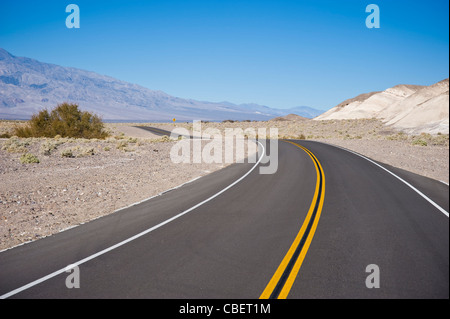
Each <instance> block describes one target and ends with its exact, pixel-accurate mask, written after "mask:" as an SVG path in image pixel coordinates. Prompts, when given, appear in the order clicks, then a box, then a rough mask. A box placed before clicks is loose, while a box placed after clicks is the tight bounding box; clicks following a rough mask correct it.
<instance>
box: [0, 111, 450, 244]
mask: <svg viewBox="0 0 450 319" xmlns="http://www.w3.org/2000/svg"><path fill="white" fill-rule="evenodd" d="M135 125H149V126H155V127H160V128H162V129H165V130H169V131H170V130H172V129H173V128H174V127H175V126H176V127H183V128H185V129H187V130H189V131H191V132H192V130H193V128H194V127H193V124H192V123H177V124H176V125H174V124H173V123H148V124H142V123H141V124H136V123H134V124H133V123H120V124H112V123H110V124H107V125H106V126H107V128H108V130H109V131H110V132H111V137H110V138H108V139H106V140H95V139H94V140H85V139H66V138H52V139H47V138H30V139H19V138H16V137H12V138H1V139H0V250H4V249H8V248H11V247H14V246H16V245H19V244H22V243H26V242H29V241H33V240H36V239H39V238H43V237H46V236H50V235H52V234H55V233H57V232H60V231H62V230H64V229H67V228H71V227H74V226H77V225H80V224H82V223H85V222H88V221H90V220H93V219H96V218H99V217H101V216H104V215H106V214H111V213H113V212H114V211H115V210H117V209H120V208H122V207H125V206H128V205H130V204H132V203H135V202H138V201H141V200H144V199H146V198H149V197H152V196H155V195H157V194H159V193H161V192H163V191H165V190H167V189H170V188H173V187H176V186H178V185H181V184H183V183H185V182H188V181H190V180H192V179H194V178H197V177H200V176H203V175H206V174H209V173H211V172H213V171H215V170H218V169H221V168H223V167H224V166H226V165H229V164H222V163H220V164H218V163H214V162H213V163H205V162H202V163H193V161H192V160H191V161H190V162H189V163H178V164H177V163H173V162H172V161H171V159H170V151H171V149H172V147H173V145H175V143H177V141H170V140H168V139H167V138H161V137H160V136H156V135H154V134H152V133H151V132H148V131H145V130H141V129H139V128H135V127H134V126H135ZM11 127H12V124H11V123H10V122H7V123H5V122H2V121H0V132H8V131H10V129H11ZM207 128H210V129H216V130H218V131H219V132H221V133H224V132H225V129H227V128H231V129H235V128H242V129H243V130H245V129H248V128H250V129H254V131H255V132H256V133H257V134H259V133H261V134H259V135H263V134H262V133H263V130H264V129H266V131H267V134H268V133H269V131H270V130H269V128H276V129H277V130H278V137H280V138H302V139H310V140H317V141H321V142H326V143H330V144H334V145H338V146H342V147H345V148H348V149H351V150H353V151H356V152H359V153H361V154H363V155H366V156H368V157H370V158H372V159H374V160H377V161H380V162H383V163H386V164H390V165H393V166H396V167H399V168H402V169H406V170H408V171H411V172H414V173H417V174H420V175H424V176H428V177H431V178H434V179H437V180H441V181H444V182H446V183H448V182H449V146H448V135H446V136H431V135H420V136H409V135H406V134H403V133H399V132H396V131H390V130H387V128H386V127H384V126H383V124H382V123H381V122H379V121H376V120H363V121H361V120H357V121H320V122H316V121H310V120H307V121H269V122H234V123H231V122H227V123H202V130H205V129H207ZM258 129H262V131H258ZM250 131H251V130H250ZM247 132H249V131H247ZM250 135H251V134H250ZM203 143H204V145H205V143H207V142H203ZM24 153H29V154H33V155H35V156H36V157H37V158H38V160H39V163H21V160H20V159H21V157H22V154H24ZM191 155H192V154H191Z"/></svg>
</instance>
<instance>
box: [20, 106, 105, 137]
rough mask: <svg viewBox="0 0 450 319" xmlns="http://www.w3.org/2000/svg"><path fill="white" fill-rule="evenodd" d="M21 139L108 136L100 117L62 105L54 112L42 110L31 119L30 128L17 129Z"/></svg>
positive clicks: (76, 107) (75, 107) (74, 107)
mask: <svg viewBox="0 0 450 319" xmlns="http://www.w3.org/2000/svg"><path fill="white" fill-rule="evenodd" d="M15 134H16V135H17V136H19V137H55V136H58V137H75V138H88V139H91V138H101V139H103V138H105V137H107V136H108V134H107V133H106V132H105V131H104V125H103V122H102V121H101V119H100V117H98V116H97V115H94V114H92V113H90V112H87V111H80V110H79V109H78V105H76V104H69V103H62V104H59V105H58V106H56V108H54V109H53V110H52V111H50V112H49V111H47V110H42V111H40V112H39V113H38V114H35V115H33V116H32V117H31V120H30V121H29V123H28V126H24V127H17V128H16V129H15Z"/></svg>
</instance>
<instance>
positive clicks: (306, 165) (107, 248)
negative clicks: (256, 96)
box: [0, 141, 449, 298]
mask: <svg viewBox="0 0 450 319" xmlns="http://www.w3.org/2000/svg"><path fill="white" fill-rule="evenodd" d="M260 155H262V154H260ZM259 165H261V164H259ZM257 166H258V165H255V164H252V163H245V164H234V165H231V166H228V167H226V168H224V169H222V170H220V171H217V172H214V173H211V174H209V175H207V176H205V177H202V178H200V179H198V180H195V181H193V182H192V183H189V184H186V185H184V186H182V187H180V188H177V189H174V190H172V191H170V192H167V193H165V194H163V195H161V196H158V197H155V198H152V199H150V200H148V201H145V202H143V203H140V204H137V205H135V206H131V207H129V208H126V209H123V210H120V211H117V212H115V213H114V214H111V215H108V216H105V217H102V218H99V219H97V220H94V221H92V222H89V223H87V224H84V225H81V226H79V227H76V228H72V229H70V230H67V231H64V232H61V233H59V234H57V235H54V236H51V237H47V238H44V239H41V240H38V241H36V242H33V243H29V244H26V245H22V246H19V247H16V248H13V249H10V250H7V251H4V252H1V253H0V295H2V296H3V297H10V298H260V297H261V298H448V297H449V219H448V216H446V215H445V214H444V213H442V211H441V210H439V209H438V208H437V207H436V206H434V205H432V204H431V203H430V201H428V200H426V199H425V198H424V197H423V196H421V195H419V194H418V192H417V191H419V192H421V193H422V194H423V195H425V196H426V197H427V198H429V199H430V200H431V201H432V202H433V203H435V204H436V205H437V206H439V207H441V208H442V209H443V210H444V211H447V212H448V208H449V200H448V197H449V189H448V186H447V185H444V184H443V183H440V182H438V181H435V180H431V179H428V178H425V177H422V176H419V175H415V174H412V173H409V172H406V171H402V170H399V169H396V168H392V167H388V166H386V165H383V167H385V168H387V169H388V170H390V171H391V172H392V173H394V174H396V175H397V176H398V177H400V178H402V179H403V180H404V181H405V182H407V183H410V185H413V186H414V187H415V188H416V190H417V191H416V190H414V189H412V188H411V187H410V186H408V185H406V184H405V182H403V181H401V180H399V179H398V178H397V177H395V176H393V175H392V174H391V173H388V172H387V171H385V170H384V169H382V168H380V167H379V166H377V165H375V164H374V163H372V162H370V161H368V160H366V159H364V158H362V157H360V156H357V155H356V154H353V153H351V152H348V151H346V150H343V149H340V148H337V147H334V146H330V145H326V144H322V143H317V142H312V141H290V142H280V143H279V164H278V171H277V172H276V173H275V174H272V175H261V174H259V172H258V169H257V168H258V167H257ZM230 185H232V186H231V187H230ZM180 214H181V215H180ZM136 235H137V236H136ZM133 236H135V237H133ZM76 262H80V263H79V269H80V276H81V277H80V288H72V289H68V288H66V285H65V280H66V278H67V276H68V275H69V273H66V272H64V268H65V267H66V266H67V265H69V264H73V263H76ZM368 265H376V266H377V267H378V269H379V275H380V276H379V283H380V287H379V288H371V289H370V288H368V287H367V286H366V280H367V278H368V277H369V276H371V275H373V274H372V273H371V272H366V267H367V266H368ZM61 270H62V271H61ZM48 275H50V276H48ZM45 276H47V277H45ZM21 287H22V288H21ZM17 288H19V290H16V291H15V289H17Z"/></svg>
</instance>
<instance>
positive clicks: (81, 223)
mask: <svg viewBox="0 0 450 319" xmlns="http://www.w3.org/2000/svg"><path fill="white" fill-rule="evenodd" d="M202 177H203V176H197V177H195V178H193V179H191V180H189V181H187V182H184V183H183V184H180V185H178V186H175V187H172V188H169V189H166V190H165V191H162V192H160V193H158V194H156V195H153V196H150V197H148V198H144V199H143V200H140V201H138V202H135V203H132V204H129V205H127V206H124V207H120V208H117V209H116V210H114V211H112V212H111V214H114V213H117V212H118V211H121V210H124V209H127V208H130V207H133V206H136V205H139V204H141V203H143V202H146V201H148V200H150V199H153V198H155V197H158V196H161V195H164V194H165V193H168V192H170V191H173V190H175V189H177V188H180V187H182V186H184V185H187V184H189V183H192V182H194V181H196V180H198V179H200V178H202ZM105 216H106V215H101V216H98V217H94V218H92V219H89V220H88V221H84V222H80V223H79V224H76V225H70V226H68V227H66V228H63V229H61V230H60V231H58V232H56V233H54V234H51V235H48V236H43V237H41V238H39V239H42V238H46V237H50V236H53V235H56V234H59V233H62V232H65V231H66V230H69V229H72V228H77V227H79V226H81V225H84V224H86V223H89V222H92V221H94V220H96V219H99V218H102V217H105ZM34 241H35V240H28V241H25V242H23V243H20V244H18V245H15V246H13V247H8V248H5V249H3V250H0V253H2V252H4V251H7V250H11V249H13V248H16V247H19V246H23V245H26V244H29V243H32V242H34Z"/></svg>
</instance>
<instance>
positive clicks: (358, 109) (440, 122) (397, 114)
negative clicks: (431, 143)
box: [315, 78, 449, 134]
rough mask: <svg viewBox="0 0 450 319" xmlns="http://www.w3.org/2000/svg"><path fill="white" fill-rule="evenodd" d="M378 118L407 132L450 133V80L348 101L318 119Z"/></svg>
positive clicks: (363, 95) (363, 96) (396, 87)
mask: <svg viewBox="0 0 450 319" xmlns="http://www.w3.org/2000/svg"><path fill="white" fill-rule="evenodd" d="M367 118H377V119H380V120H382V121H383V122H384V124H385V125H386V126H389V127H392V128H394V129H397V130H401V131H403V132H406V133H410V134H416V133H430V134H436V133H445V134H448V133H449V79H448V78H447V79H445V80H442V81H440V82H437V83H435V84H432V85H430V86H422V85H405V84H401V85H396V86H394V87H391V88H388V89H386V90H384V91H376V92H370V93H364V94H360V95H358V96H356V97H354V98H351V99H348V100H345V101H344V102H342V103H340V104H338V105H336V106H335V107H333V108H332V109H330V110H328V111H327V112H325V113H323V114H321V115H319V116H318V117H316V118H315V120H343V119H367Z"/></svg>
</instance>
